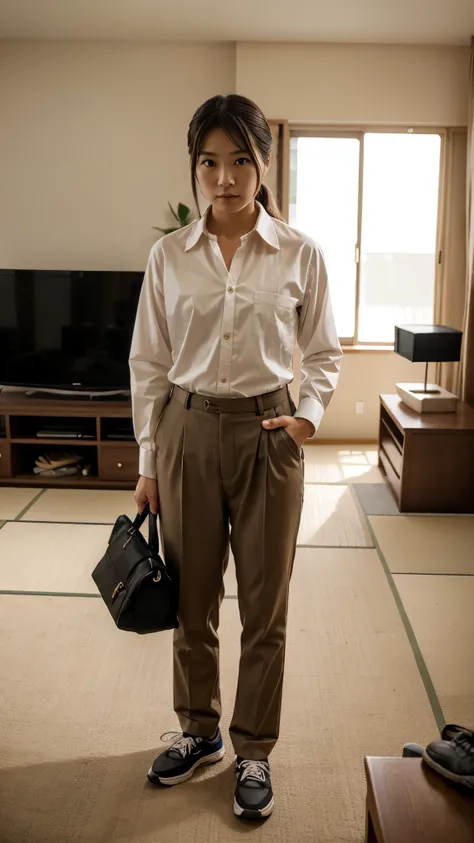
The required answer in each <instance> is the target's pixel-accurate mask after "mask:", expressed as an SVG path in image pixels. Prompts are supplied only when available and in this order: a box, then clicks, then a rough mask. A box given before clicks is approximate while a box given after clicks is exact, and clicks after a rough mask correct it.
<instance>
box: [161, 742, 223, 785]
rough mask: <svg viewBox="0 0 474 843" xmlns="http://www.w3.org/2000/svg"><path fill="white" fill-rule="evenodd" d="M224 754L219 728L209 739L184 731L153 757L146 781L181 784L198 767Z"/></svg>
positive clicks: (211, 762) (215, 760)
mask: <svg viewBox="0 0 474 843" xmlns="http://www.w3.org/2000/svg"><path fill="white" fill-rule="evenodd" d="M176 734H179V733H176ZM162 740H163V738H162ZM224 755H225V749H224V745H223V742H222V735H221V732H220V729H218V730H217V732H216V735H215V737H214V738H212V739H211V740H207V739H206V738H193V737H192V735H188V734H186V732H184V733H183V734H182V735H181V737H180V738H179V739H178V740H177V741H175V742H174V743H173V744H172V745H171V746H170V748H169V749H167V750H166V751H165V752H162V753H161V755H159V756H158V758H156V759H155V761H154V762H153V764H152V766H151V767H150V769H149V771H148V781H150V782H151V783H152V784H157V785H160V784H164V785H170V786H171V785H174V784H182V782H186V781H188V779H190V778H191V777H192V776H193V775H194V773H195V771H196V770H197V769H198V767H202V766H204V765H205V764H215V763H216V762H217V761H220V760H221V758H223V757H224Z"/></svg>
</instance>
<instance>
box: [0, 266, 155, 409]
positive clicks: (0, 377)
mask: <svg viewBox="0 0 474 843" xmlns="http://www.w3.org/2000/svg"><path fill="white" fill-rule="evenodd" d="M142 281H143V272H104V271H99V272H95V271H85V272H79V271H77V270H73V271H59V270H53V271H47V270H31V269H0V386H23V387H29V388H32V389H46V390H62V391H67V392H69V391H76V390H78V391H83V392H84V391H85V392H90V393H94V392H97V393H104V392H113V391H122V390H128V389H130V374H129V366H128V357H129V352H130V343H131V338H132V332H133V325H134V320H135V314H136V309H137V304H138V297H139V294H140V289H141V284H142Z"/></svg>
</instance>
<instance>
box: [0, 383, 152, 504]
mask: <svg viewBox="0 0 474 843" xmlns="http://www.w3.org/2000/svg"><path fill="white" fill-rule="evenodd" d="M131 416H132V409H131V402H130V400H129V399H127V398H124V399H120V400H115V399H105V400H95V399H89V398H87V399H86V398H80V399H76V398H73V399H68V398H59V397H58V398H56V397H29V396H27V395H26V394H24V393H21V392H15V391H13V390H11V391H8V390H7V389H5V390H3V391H2V392H1V393H0V486H7V485H10V486H40V487H43V488H45V487H64V488H81V489H98V488H99V489H133V488H135V486H136V483H137V480H138V445H137V444H136V442H135V440H130V439H128V438H123V439H120V438H117V437H118V436H120V435H121V432H120V429H117V428H120V420H121V419H122V420H125V422H127V421H128V423H129V424H130V421H131ZM62 419H64V421H65V422H66V420H67V421H69V423H71V422H74V420H77V421H78V422H81V423H86V425H87V430H88V434H89V436H92V438H81V439H76V438H60V437H58V438H48V439H45V438H40V437H38V436H37V431H38V429H39V428H40V427H41V426H42V425H45V426H47V425H51V424H60V423H61V420H62ZM56 449H59V450H63V451H74V452H75V453H77V454H79V455H82V456H83V464H86V463H90V464H91V470H90V474H89V475H88V476H83V475H82V474H78V475H72V476H69V477H45V476H41V475H37V474H34V473H33V468H34V465H35V460H36V459H37V457H39V456H40V455H41V454H44V453H45V452H46V451H53V450H56Z"/></svg>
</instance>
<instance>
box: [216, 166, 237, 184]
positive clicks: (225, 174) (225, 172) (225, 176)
mask: <svg viewBox="0 0 474 843" xmlns="http://www.w3.org/2000/svg"><path fill="white" fill-rule="evenodd" d="M234 184H235V178H234V176H233V173H232V171H231V169H230V168H229V167H225V166H222V167H220V168H219V176H218V185H219V187H231V186H232V185H234Z"/></svg>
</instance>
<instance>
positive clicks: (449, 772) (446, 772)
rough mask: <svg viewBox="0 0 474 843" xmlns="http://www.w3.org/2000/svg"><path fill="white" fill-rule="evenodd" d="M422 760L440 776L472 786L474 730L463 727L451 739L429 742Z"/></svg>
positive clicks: (473, 776)
mask: <svg viewBox="0 0 474 843" xmlns="http://www.w3.org/2000/svg"><path fill="white" fill-rule="evenodd" d="M423 759H424V761H425V762H426V763H427V764H429V766H430V767H431V768H432V769H433V770H436V772H437V773H439V774H440V775H441V776H444V778H446V779H449V780H450V781H452V782H455V783H456V784H461V785H465V786H466V787H473V788H474V732H471V730H470V729H463V730H462V731H460V732H458V734H457V735H456V736H455V737H453V738H452V740H449V741H448V740H441V741H435V742H434V743H430V744H429V746H427V747H426V749H425V751H424V753H423Z"/></svg>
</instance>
